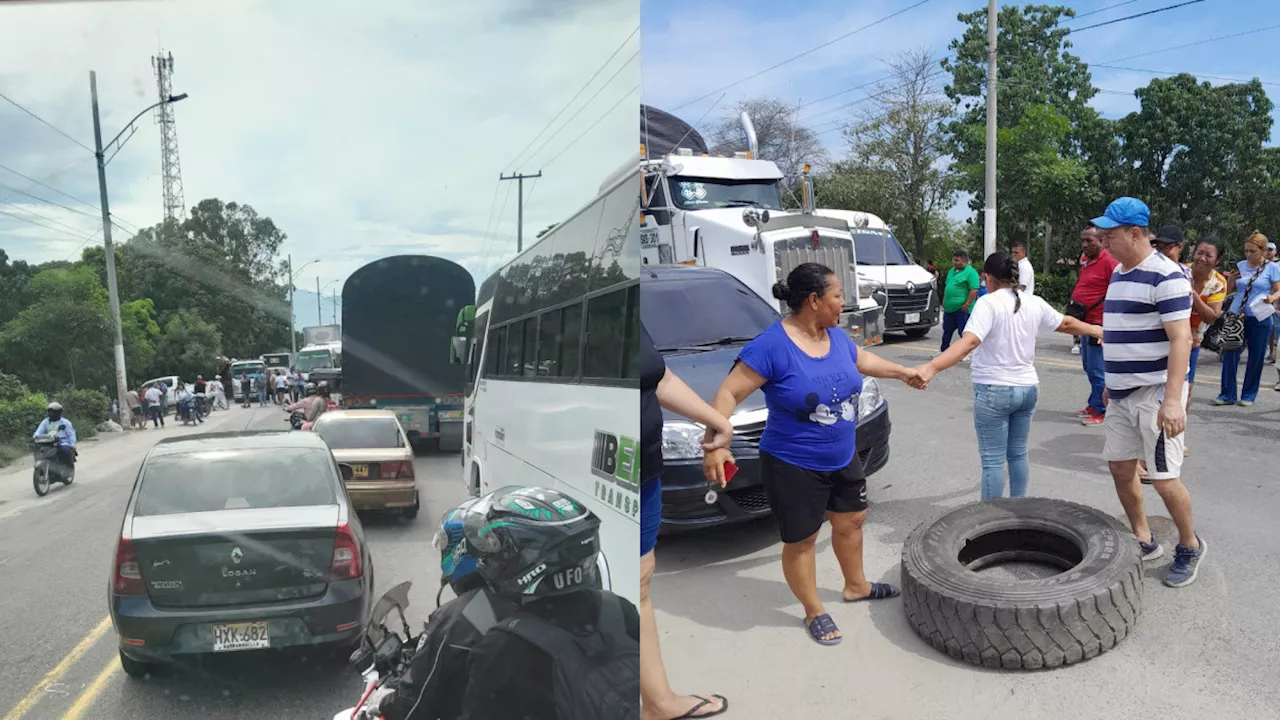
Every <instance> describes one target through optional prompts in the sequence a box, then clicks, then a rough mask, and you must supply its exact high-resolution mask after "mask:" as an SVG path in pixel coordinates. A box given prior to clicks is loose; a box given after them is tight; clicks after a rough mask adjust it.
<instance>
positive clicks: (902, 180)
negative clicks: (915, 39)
mask: <svg viewBox="0 0 1280 720" xmlns="http://www.w3.org/2000/svg"><path fill="white" fill-rule="evenodd" d="M889 65H890V66H891V67H892V68H893V76H892V78H891V80H889V81H887V82H886V83H882V84H881V86H880V87H879V88H877V89H876V91H874V92H872V93H869V94H868V97H870V98H871V101H870V102H869V103H868V104H867V105H865V106H864V107H863V109H862V110H861V111H860V115H859V117H858V118H857V120H855V122H854V123H853V124H852V125H850V126H849V127H848V128H846V129H845V139H846V140H848V142H849V160H850V161H851V164H852V167H854V168H856V169H857V171H858V172H866V171H868V170H870V171H872V172H873V176H874V177H877V178H893V182H890V183H888V184H886V185H884V186H883V189H882V190H881V192H882V194H884V195H885V197H884V198H883V200H884V204H883V205H880V206H869V207H864V208H861V209H863V210H866V211H869V212H874V213H876V214H877V215H880V216H882V217H884V218H885V220H886V222H888V223H889V224H890V225H891V226H892V227H894V228H895V229H896V230H897V232H899V233H904V232H908V231H909V232H910V233H911V238H912V240H913V241H914V243H915V253H916V257H924V255H925V243H926V240H927V239H928V238H929V229H930V228H929V223H930V221H931V220H932V219H933V218H934V217H935V216H936V215H937V213H938V212H939V211H943V210H946V209H948V208H950V207H951V206H952V205H953V204H954V202H955V191H954V188H953V184H952V182H951V176H950V172H949V169H948V167H947V165H946V163H945V162H944V157H945V155H946V153H947V149H948V148H947V146H946V136H945V135H944V134H943V131H942V123H943V122H944V121H945V120H947V119H948V118H950V117H951V114H952V105H951V103H950V102H949V101H948V100H947V98H946V96H944V95H943V94H942V91H941V88H940V86H939V82H938V81H937V79H936V76H937V75H938V70H937V69H936V67H935V60H934V58H933V57H932V56H931V55H930V54H929V53H928V51H925V50H916V51H910V52H905V53H902V54H900V55H898V56H897V57H895V58H894V59H893V60H891V61H890V62H889ZM844 168H845V166H840V167H838V168H836V169H844Z"/></svg>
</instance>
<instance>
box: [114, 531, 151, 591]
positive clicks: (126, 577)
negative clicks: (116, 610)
mask: <svg viewBox="0 0 1280 720" xmlns="http://www.w3.org/2000/svg"><path fill="white" fill-rule="evenodd" d="M111 586H112V591H113V592H114V593H115V594H116V595H145V594H146V593H147V588H146V586H145V585H143V584H142V572H141V570H140V569H139V565H138V553H136V552H135V551H134V549H133V541H131V540H130V539H129V538H127V537H122V538H120V542H119V543H117V544H116V558H115V567H114V569H113V572H112V583H111Z"/></svg>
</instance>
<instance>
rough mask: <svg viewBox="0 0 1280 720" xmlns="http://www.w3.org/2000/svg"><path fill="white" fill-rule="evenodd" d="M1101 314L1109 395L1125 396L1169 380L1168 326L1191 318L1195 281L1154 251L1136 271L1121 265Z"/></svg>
mask: <svg viewBox="0 0 1280 720" xmlns="http://www.w3.org/2000/svg"><path fill="white" fill-rule="evenodd" d="M1102 307H1103V311H1102V358H1103V361H1104V362H1103V365H1104V368H1105V370H1106V378H1107V393H1108V394H1109V395H1110V396H1111V397H1112V398H1113V399H1119V398H1122V397H1124V396H1126V395H1128V394H1129V393H1131V392H1133V391H1134V390H1137V389H1138V388H1143V387H1148V386H1151V385H1163V384H1164V383H1165V381H1166V380H1167V379H1168V376H1169V373H1168V371H1169V336H1168V334H1167V333H1165V330H1164V323H1167V322H1173V321H1175V320H1183V321H1188V320H1189V319H1190V318H1191V283H1190V282H1188V281H1187V276H1186V275H1185V274H1183V272H1182V268H1181V267H1179V266H1178V263H1175V262H1174V261H1172V260H1170V259H1169V258H1167V257H1165V256H1164V255H1161V254H1160V253H1158V252H1155V251H1154V250H1153V251H1152V252H1151V254H1150V255H1148V256H1147V257H1146V259H1145V260H1143V261H1142V262H1140V263H1138V265H1137V267H1134V268H1131V269H1128V270H1125V269H1124V268H1123V266H1117V267H1116V271H1115V273H1113V274H1112V275H1111V285H1110V286H1109V287H1108V288H1107V299H1106V302H1104V303H1103V306H1102Z"/></svg>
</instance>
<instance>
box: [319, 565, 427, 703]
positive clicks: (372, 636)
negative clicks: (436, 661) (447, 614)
mask: <svg viewBox="0 0 1280 720" xmlns="http://www.w3.org/2000/svg"><path fill="white" fill-rule="evenodd" d="M412 584H413V583H411V582H409V581H405V582H402V583H400V584H399V585H397V586H395V587H393V588H391V589H390V590H388V591H387V592H386V594H384V595H383V596H382V598H381V599H379V600H378V602H377V604H376V605H374V606H373V612H372V614H371V615H370V618H369V627H368V629H367V630H365V634H364V637H363V638H361V640H360V647H358V648H357V649H356V651H355V652H353V653H351V660H350V663H351V667H352V668H354V669H355V671H356V672H358V673H360V677H362V678H363V679H364V690H363V691H362V692H361V694H360V700H359V702H357V703H356V704H355V706H354V707H350V708H347V709H346V710H343V711H341V712H339V713H338V714H336V715H334V716H333V720H382V718H383V713H385V712H386V711H387V708H388V707H389V706H390V704H391V702H393V701H394V699H395V691H396V687H397V685H398V684H399V681H400V679H401V678H402V677H404V673H405V671H406V670H407V669H408V667H409V663H410V661H411V660H412V659H413V654H414V653H415V652H416V651H417V648H418V643H419V641H421V639H422V635H423V633H425V632H426V625H425V624H424V625H423V629H422V632H420V633H418V634H417V635H414V634H413V632H412V631H411V630H410V629H409V621H408V620H407V619H406V618H405V615H404V611H405V608H407V607H409V587H410V586H411V585H412ZM392 610H395V611H396V612H397V613H398V614H399V615H400V626H401V629H402V630H403V634H401V633H399V632H397V631H396V630H394V629H390V628H388V627H387V625H386V622H385V621H386V619H387V617H388V616H389V615H390V614H391V611H392Z"/></svg>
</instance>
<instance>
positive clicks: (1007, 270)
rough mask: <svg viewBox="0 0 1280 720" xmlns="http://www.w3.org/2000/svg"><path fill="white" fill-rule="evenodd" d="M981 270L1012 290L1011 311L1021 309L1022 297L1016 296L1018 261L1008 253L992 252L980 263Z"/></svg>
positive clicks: (1015, 312) (1015, 311)
mask: <svg viewBox="0 0 1280 720" xmlns="http://www.w3.org/2000/svg"><path fill="white" fill-rule="evenodd" d="M982 272H984V273H986V274H987V276H988V277H991V278H995V280H996V282H998V283H1000V284H1001V285H1007V286H1008V287H1009V289H1010V290H1012V291H1013V312H1014V314H1017V312H1018V311H1019V310H1021V309H1022V298H1020V297H1018V261H1017V260H1014V259H1013V256H1012V255H1010V254H1009V253H1004V252H993V253H991V254H990V255H988V256H987V259H986V261H985V262H984V263H982ZM988 290H990V288H988Z"/></svg>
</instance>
